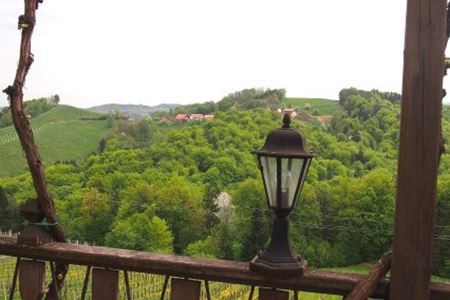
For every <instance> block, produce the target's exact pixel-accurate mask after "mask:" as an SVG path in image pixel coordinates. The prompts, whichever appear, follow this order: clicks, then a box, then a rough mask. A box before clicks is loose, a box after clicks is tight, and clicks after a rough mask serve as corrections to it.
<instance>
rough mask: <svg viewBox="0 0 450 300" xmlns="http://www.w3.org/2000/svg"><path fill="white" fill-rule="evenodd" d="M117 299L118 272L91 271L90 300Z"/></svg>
mask: <svg viewBox="0 0 450 300" xmlns="http://www.w3.org/2000/svg"><path fill="white" fill-rule="evenodd" d="M117 299H119V272H118V271H112V270H104V269H93V270H92V300H117Z"/></svg>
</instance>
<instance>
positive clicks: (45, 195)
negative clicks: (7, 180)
mask: <svg viewBox="0 0 450 300" xmlns="http://www.w3.org/2000/svg"><path fill="white" fill-rule="evenodd" d="M24 1H25V12H24V14H23V15H21V16H20V17H19V22H18V28H19V30H21V31H22V36H21V42H20V57H19V65H18V67H17V71H16V76H15V78H14V83H13V85H10V86H8V87H7V88H6V89H5V90H3V92H4V93H6V94H7V95H8V98H9V102H10V108H11V115H12V120H13V123H14V127H15V129H16V131H17V135H18V137H19V140H20V144H21V146H22V149H23V151H24V152H25V156H26V160H27V163H28V167H29V169H30V172H31V177H32V179H33V185H34V188H35V190H36V194H37V202H38V204H39V207H40V209H41V210H42V213H43V214H44V216H45V218H46V219H47V221H48V222H50V223H56V221H57V220H56V214H55V208H54V203H53V199H52V197H51V195H50V193H49V190H48V186H47V181H46V177H45V172H44V166H43V163H42V160H41V157H40V155H39V151H38V147H37V145H36V143H35V141H34V137H33V131H32V129H31V126H30V122H29V121H28V118H27V116H26V113H25V110H24V105H23V86H24V84H25V79H26V76H27V74H28V71H29V69H30V67H31V64H32V63H33V61H34V57H33V54H32V53H31V37H32V35H33V29H34V26H35V24H36V9H37V8H38V6H39V4H40V3H42V2H43V0H24ZM50 232H51V234H52V236H53V239H54V240H55V241H57V242H67V240H66V237H65V234H64V231H63V229H62V227H61V226H60V225H56V226H51V227H50ZM56 269H57V270H56V274H57V276H56V279H55V280H54V281H53V282H52V283H51V287H50V288H49V292H48V293H47V296H46V299H58V295H57V292H55V290H56V289H55V288H54V285H55V284H56V285H57V287H58V290H60V289H61V287H62V284H63V282H64V278H65V275H66V273H67V269H68V266H67V265H64V264H58V265H57V268H56Z"/></svg>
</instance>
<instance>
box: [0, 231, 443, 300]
mask: <svg viewBox="0 0 450 300" xmlns="http://www.w3.org/2000/svg"><path fill="white" fill-rule="evenodd" d="M0 254H1V255H8V256H15V257H23V258H32V259H40V260H46V261H56V262H61V263H68V264H76V265H86V266H95V267H104V268H112V269H118V270H128V271H135V272H143V273H152V274H164V275H171V276H180V277H189V278H192V279H204V280H211V281H219V282H227V283H236V284H244V285H256V286H265V287H272V288H284V289H292V290H300V291H309V292H318V293H326V294H337V295H346V294H348V293H349V292H350V291H351V289H352V288H353V286H354V285H355V284H356V283H357V282H358V281H360V280H361V279H362V278H363V276H362V275H353V274H342V273H333V272H326V271H319V270H315V271H307V272H306V273H305V274H304V275H303V276H294V277H280V276H269V275H264V274H260V273H256V272H253V271H250V270H249V268H248V263H245V262H234V261H225V260H212V259H201V258H192V257H185V256H175V255H163V254H155V253H148V252H142V251H133V250H123V249H114V248H106V247H95V246H86V245H75V244H65V243H49V244H45V245H40V246H30V245H21V244H18V243H17V239H16V238H13V237H0ZM388 286H389V280H386V279H384V280H381V281H380V283H379V284H378V287H377V289H376V291H375V294H374V295H373V297H377V298H385V297H387V291H388ZM430 287H431V299H433V300H441V299H442V300H444V299H450V285H446V284H431V285H430Z"/></svg>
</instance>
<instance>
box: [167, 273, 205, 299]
mask: <svg viewBox="0 0 450 300" xmlns="http://www.w3.org/2000/svg"><path fill="white" fill-rule="evenodd" d="M200 290H201V281H198V280H187V279H179V278H172V280H171V283H170V300H199V299H200Z"/></svg>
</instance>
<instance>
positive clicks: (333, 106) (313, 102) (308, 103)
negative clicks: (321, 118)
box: [282, 98, 340, 115]
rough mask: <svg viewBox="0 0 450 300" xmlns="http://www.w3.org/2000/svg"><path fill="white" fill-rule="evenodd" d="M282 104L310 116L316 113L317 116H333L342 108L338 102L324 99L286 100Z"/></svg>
mask: <svg viewBox="0 0 450 300" xmlns="http://www.w3.org/2000/svg"><path fill="white" fill-rule="evenodd" d="M282 103H283V104H285V105H286V106H291V107H295V108H297V109H298V110H299V111H306V112H308V113H310V114H313V113H314V112H315V111H316V112H317V115H332V114H334V113H335V112H336V110H338V109H339V108H340V105H339V102H338V101H337V100H331V99H324V98H284V99H283V100H282Z"/></svg>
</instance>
